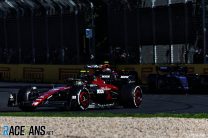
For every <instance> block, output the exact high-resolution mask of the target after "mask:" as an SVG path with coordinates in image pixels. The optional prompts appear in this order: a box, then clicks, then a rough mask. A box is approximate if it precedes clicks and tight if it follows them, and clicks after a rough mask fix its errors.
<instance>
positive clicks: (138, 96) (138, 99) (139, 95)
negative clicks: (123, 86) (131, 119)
mask: <svg viewBox="0 0 208 138" xmlns="http://www.w3.org/2000/svg"><path fill="white" fill-rule="evenodd" d="M141 102H142V91H141V89H140V88H139V87H137V88H136V89H135V92H134V105H135V106H136V107H139V105H140V104H141Z"/></svg>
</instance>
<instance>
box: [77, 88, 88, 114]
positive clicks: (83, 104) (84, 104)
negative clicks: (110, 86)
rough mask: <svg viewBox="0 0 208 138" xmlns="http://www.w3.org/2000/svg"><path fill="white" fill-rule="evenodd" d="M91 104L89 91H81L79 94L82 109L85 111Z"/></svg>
mask: <svg viewBox="0 0 208 138" xmlns="http://www.w3.org/2000/svg"><path fill="white" fill-rule="evenodd" d="M89 103H90V98H89V93H88V92H87V91H81V92H80V94H79V104H80V108H81V109H83V110H85V109H87V108H88V106H89Z"/></svg>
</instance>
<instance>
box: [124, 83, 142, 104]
mask: <svg viewBox="0 0 208 138" xmlns="http://www.w3.org/2000/svg"><path fill="white" fill-rule="evenodd" d="M120 102H121V104H122V105H123V106H124V107H125V108H138V107H139V106H140V104H141V102H142V89H141V88H140V87H139V86H136V85H134V84H127V85H124V86H123V87H122V89H121V94H120Z"/></svg>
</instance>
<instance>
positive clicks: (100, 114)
mask: <svg viewBox="0 0 208 138" xmlns="http://www.w3.org/2000/svg"><path fill="white" fill-rule="evenodd" d="M5 116H11V117H137V118H152V117H174V118H208V114H207V113H199V114H171V113H159V114H142V113H133V114H131V113H111V112H3V113H0V117H5Z"/></svg>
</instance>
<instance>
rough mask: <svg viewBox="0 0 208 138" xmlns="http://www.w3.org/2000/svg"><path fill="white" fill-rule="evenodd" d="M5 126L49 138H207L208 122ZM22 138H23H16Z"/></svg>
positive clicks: (12, 122)
mask: <svg viewBox="0 0 208 138" xmlns="http://www.w3.org/2000/svg"><path fill="white" fill-rule="evenodd" d="M0 125H1V134H0V137H3V136H2V131H3V126H4V125H9V126H27V127H30V126H45V127H46V129H45V130H46V131H47V132H50V131H53V135H44V136H21V137H31V138H32V137H47V138H65V137H68V138H205V137H208V119H184V118H160V117H158V118H132V117H125V118H122V117H113V118H108V117H94V118H92V117H0ZM15 137H20V136H15Z"/></svg>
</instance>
